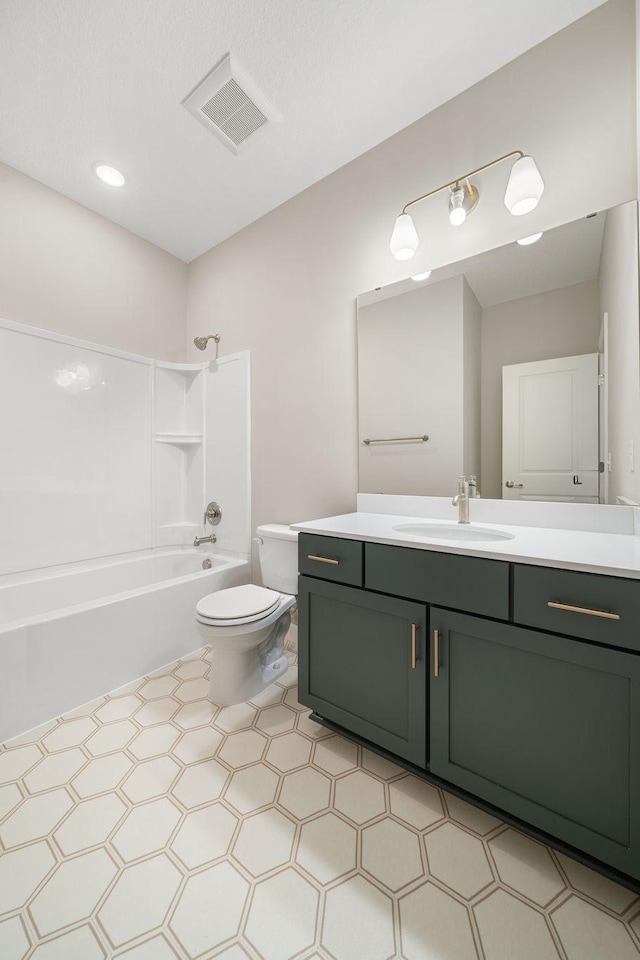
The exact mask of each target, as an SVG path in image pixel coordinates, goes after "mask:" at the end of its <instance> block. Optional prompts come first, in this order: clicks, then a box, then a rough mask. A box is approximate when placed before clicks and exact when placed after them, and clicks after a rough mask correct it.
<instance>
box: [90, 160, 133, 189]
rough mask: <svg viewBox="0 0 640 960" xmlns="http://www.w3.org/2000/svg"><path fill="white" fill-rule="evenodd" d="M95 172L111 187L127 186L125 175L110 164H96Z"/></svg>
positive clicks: (94, 166)
mask: <svg viewBox="0 0 640 960" xmlns="http://www.w3.org/2000/svg"><path fill="white" fill-rule="evenodd" d="M93 172H94V173H95V175H96V177H98V178H99V179H100V180H102V182H103V183H106V184H107V186H109V187H123V186H124V185H125V182H126V178H125V175H124V174H123V173H121V172H120V171H119V170H116V168H115V167H112V166H111V165H110V164H108V163H95V164H94V165H93Z"/></svg>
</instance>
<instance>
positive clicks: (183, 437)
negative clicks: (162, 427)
mask: <svg viewBox="0 0 640 960" xmlns="http://www.w3.org/2000/svg"><path fill="white" fill-rule="evenodd" d="M156 443H172V444H174V445H175V446H178V447H186V446H190V445H193V444H198V443H202V434H201V433H156Z"/></svg>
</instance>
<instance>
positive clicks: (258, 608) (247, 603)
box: [196, 583, 280, 621]
mask: <svg viewBox="0 0 640 960" xmlns="http://www.w3.org/2000/svg"><path fill="white" fill-rule="evenodd" d="M279 603H280V594H279V593H276V591H275V590H267V588H266V587H256V586H255V584H253V583H247V584H245V585H244V586H242V587H227V589H226V590H218V592H217V593H210V594H208V596H206V597H203V598H202V600H199V601H198V603H197V604H196V611H197V612H198V614H199V615H200V616H201V617H206V618H207V620H223V621H224V620H245V619H247V618H248V617H251V618H252V619H257V618H258V617H261V616H264V617H266V616H268V615H269V614H270V613H271V612H272V611H273V610H275V608H276V607H277V606H278V604H279Z"/></svg>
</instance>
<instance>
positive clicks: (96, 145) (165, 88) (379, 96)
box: [0, 0, 603, 261]
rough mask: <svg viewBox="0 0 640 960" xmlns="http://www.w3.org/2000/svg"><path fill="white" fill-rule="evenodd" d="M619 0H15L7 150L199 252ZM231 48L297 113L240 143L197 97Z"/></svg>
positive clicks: (181, 252)
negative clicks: (108, 182) (97, 168)
mask: <svg viewBox="0 0 640 960" xmlns="http://www.w3.org/2000/svg"><path fill="white" fill-rule="evenodd" d="M602 2H603V0H562V3H558V0H483V2H482V3H478V2H477V0H262V2H258V0H109V2H108V3H105V2H104V0H100V2H99V0H59V2H51V0H0V91H1V94H0V129H1V131H2V134H1V136H0V160H2V161H4V162H5V163H7V164H9V165H10V166H12V167H15V168H17V169H18V170H21V171H22V172H24V173H26V174H28V175H30V176H32V177H35V178H36V179H37V180H40V181H42V182H43V183H45V184H47V185H48V186H50V187H53V188H54V189H56V190H58V191H60V192H61V193H63V194H65V195H66V196H68V197H71V198H73V199H74V200H77V201H79V202H80V203H82V204H84V205H85V206H87V207H89V208H90V209H92V210H95V211H97V212H98V213H100V214H102V215H103V216H105V217H108V218H109V219H111V220H114V221H115V222H116V223H119V224H121V225H122V226H124V227H126V228H127V229H129V230H131V231H133V232H134V233H136V234H138V235H139V236H141V237H144V238H145V239H147V240H150V241H152V242H153V243H155V244H157V245H158V246H160V247H163V248H164V249H165V250H168V251H170V252H171V253H173V254H175V255H176V256H178V257H180V258H181V259H183V260H186V261H190V260H192V259H193V258H194V257H196V256H198V255H199V254H201V253H203V252H204V251H205V250H207V249H209V248H210V247H211V246H213V245H215V244H217V243H219V242H220V241H222V240H224V239H225V238H226V237H228V236H230V235H231V234H233V233H235V232H237V231H238V230H240V229H241V228H242V227H244V226H246V225H247V224H248V223H251V222H252V221H254V220H256V219H257V218H258V217H260V216H262V215H263V214H265V213H267V212H268V211H269V210H272V209H273V208H274V207H276V206H278V205H279V204H281V203H283V202H284V201H285V200H287V199H288V198H289V197H292V196H294V195H295V194H297V193H299V192H300V191H301V190H303V189H305V188H306V187H308V186H310V185H311V184H313V183H315V182H316V181H317V180H320V179H321V178H322V177H324V176H326V175H327V174H329V173H331V172H332V171H334V170H336V169H338V168H339V167H341V166H342V165H343V164H345V163H348V162H349V161H350V160H353V159H354V158H355V157H357V156H359V155H360V154H362V153H364V152H365V151H366V150H368V149H370V148H371V147H373V146H375V145H376V144H377V143H380V142H381V141H382V140H384V139H386V138H387V137H389V136H391V135H392V134H394V133H397V132H398V131H399V130H401V129H402V128H403V127H405V126H407V125H408V124H410V123H412V122H413V121H415V120H417V119H419V118H420V117H422V116H424V114H426V113H428V112H429V111H431V110H433V109H434V108H435V107H437V106H439V105H440V104H442V103H444V102H445V101H446V100H449V99H450V98H451V97H453V96H455V95H456V94H458V93H460V92H461V91H462V90H464V89H466V88H467V87H469V86H471V85H472V84H474V83H476V82H477V81H478V80H480V79H482V78H483V77H485V76H487V75H488V74H490V73H492V72H493V71H495V70H497V69H498V68H499V67H501V66H503V65H504V64H505V63H507V62H509V61H510V60H513V59H514V58H515V57H517V56H519V55H520V54H521V53H523V52H525V51H526V50H528V49H530V48H531V47H533V46H535V45H536V44H537V43H539V42H541V41H542V40H544V39H545V38H546V37H548V36H550V35H551V34H553V33H555V32H557V31H558V30H560V29H562V28H563V27H565V26H567V25H568V24H569V23H571V22H572V21H574V20H576V19H577V18H578V17H581V16H583V15H584V14H586V13H588V12H589V11H590V10H592V9H594V8H595V7H598V6H600V5H601V3H602ZM228 51H230V52H231V53H232V54H233V55H235V57H237V59H238V62H239V63H240V65H241V66H242V67H243V68H244V69H245V71H246V72H247V73H248V74H249V75H250V76H251V77H252V78H253V80H254V81H255V82H256V83H257V84H258V86H259V87H260V88H261V89H262V90H263V92H264V93H265V95H266V96H267V97H268V98H269V99H270V100H271V101H272V102H273V104H274V105H275V106H276V108H277V109H278V110H280V111H281V113H282V115H283V121H282V122H281V123H278V124H274V125H273V126H271V127H270V128H269V129H268V130H266V131H264V132H263V134H262V135H259V136H256V139H255V142H249V143H248V144H247V145H246V149H245V150H244V151H243V152H242V153H241V154H240V155H239V156H237V157H236V156H233V155H232V154H231V153H228V152H227V150H226V149H225V148H224V147H223V146H222V145H221V144H220V143H219V142H218V141H217V140H216V139H215V138H214V137H213V136H212V135H211V134H210V133H209V132H208V131H207V130H206V129H205V128H204V127H203V126H201V125H200V124H199V123H198V122H197V121H196V120H195V119H194V118H193V117H192V116H190V115H189V114H188V113H187V112H186V110H185V109H184V108H183V107H182V106H181V101H182V100H183V99H184V98H185V97H186V95H187V94H188V93H189V92H190V91H191V90H192V89H193V87H194V86H196V85H197V84H198V83H199V82H200V80H201V79H202V78H203V77H204V76H205V74H207V73H208V72H209V71H210V70H211V68H212V67H213V66H214V65H215V64H216V63H217V62H218V61H219V60H220V58H221V57H222V56H223V55H224V54H225V53H226V52H228ZM96 160H107V161H111V162H112V163H113V164H114V165H116V166H118V167H120V168H121V169H122V170H123V171H124V172H125V173H126V175H127V177H128V183H127V186H126V187H125V188H123V189H122V190H120V191H116V190H113V189H108V188H106V187H104V186H102V185H101V184H100V182H99V181H98V180H96V178H95V177H94V175H93V173H92V164H93V163H94V162H95V161H96Z"/></svg>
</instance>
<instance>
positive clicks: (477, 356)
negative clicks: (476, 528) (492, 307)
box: [462, 280, 482, 492]
mask: <svg viewBox="0 0 640 960" xmlns="http://www.w3.org/2000/svg"><path fill="white" fill-rule="evenodd" d="M462 326H463V333H462V341H463V351H464V360H463V367H464V373H463V408H464V413H463V420H464V426H463V431H464V432H463V461H464V462H463V465H462V473H463V474H464V475H465V476H476V477H478V476H479V474H480V402H481V389H480V380H481V372H482V341H481V336H482V307H481V306H480V304H479V303H478V301H477V300H476V296H475V294H474V292H473V290H472V289H471V287H470V286H469V284H468V283H467V281H466V280H464V281H463V284H462ZM481 492H482V491H481Z"/></svg>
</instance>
